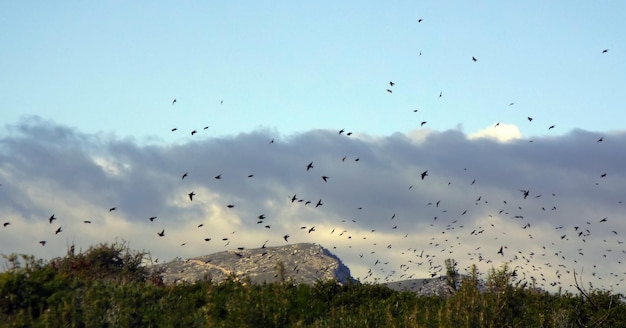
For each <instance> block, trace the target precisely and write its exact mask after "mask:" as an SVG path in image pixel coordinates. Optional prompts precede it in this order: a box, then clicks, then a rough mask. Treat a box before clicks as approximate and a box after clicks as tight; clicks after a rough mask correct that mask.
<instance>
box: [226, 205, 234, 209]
mask: <svg viewBox="0 0 626 328" xmlns="http://www.w3.org/2000/svg"><path fill="white" fill-rule="evenodd" d="M226 207H228V208H233V207H235V205H233V204H228V205H226Z"/></svg>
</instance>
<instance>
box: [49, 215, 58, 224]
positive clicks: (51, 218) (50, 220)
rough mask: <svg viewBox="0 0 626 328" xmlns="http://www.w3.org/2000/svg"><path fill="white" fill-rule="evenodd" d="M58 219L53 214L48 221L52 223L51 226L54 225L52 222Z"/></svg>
mask: <svg viewBox="0 0 626 328" xmlns="http://www.w3.org/2000/svg"><path fill="white" fill-rule="evenodd" d="M56 219H57V218H55V217H54V214H52V215H51V216H50V218H49V219H48V221H49V222H50V224H52V221H54V220H56Z"/></svg>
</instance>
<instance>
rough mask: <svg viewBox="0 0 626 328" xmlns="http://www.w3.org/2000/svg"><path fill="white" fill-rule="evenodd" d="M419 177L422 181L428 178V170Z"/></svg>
mask: <svg viewBox="0 0 626 328" xmlns="http://www.w3.org/2000/svg"><path fill="white" fill-rule="evenodd" d="M421 176H422V180H424V178H425V177H427V176H428V170H426V171H424V172H422V174H421Z"/></svg>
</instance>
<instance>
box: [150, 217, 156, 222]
mask: <svg viewBox="0 0 626 328" xmlns="http://www.w3.org/2000/svg"><path fill="white" fill-rule="evenodd" d="M156 218H157V217H156V216H152V217H150V218H149V219H150V222H154V220H155V219H156Z"/></svg>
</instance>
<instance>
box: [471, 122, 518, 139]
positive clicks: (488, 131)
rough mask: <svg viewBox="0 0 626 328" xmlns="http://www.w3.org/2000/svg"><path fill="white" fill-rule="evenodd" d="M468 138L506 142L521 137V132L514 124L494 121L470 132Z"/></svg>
mask: <svg viewBox="0 0 626 328" xmlns="http://www.w3.org/2000/svg"><path fill="white" fill-rule="evenodd" d="M468 138H469V139H480V138H488V139H492V140H496V141H499V142H507V141H511V140H518V139H521V138H522V133H521V132H520V130H519V129H518V128H517V126H516V125H514V124H506V123H500V122H498V123H496V124H494V125H491V126H489V127H486V128H485V129H483V130H480V131H478V132H475V133H472V134H470V135H469V136H468Z"/></svg>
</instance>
